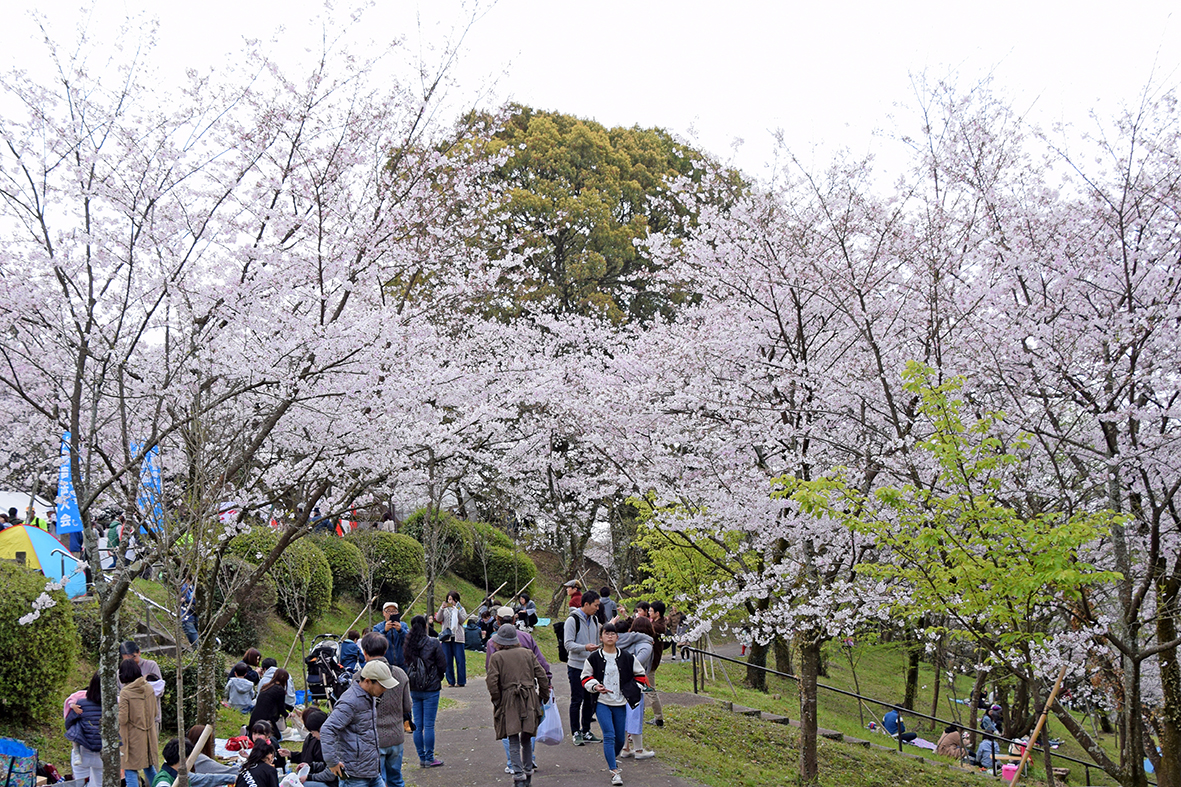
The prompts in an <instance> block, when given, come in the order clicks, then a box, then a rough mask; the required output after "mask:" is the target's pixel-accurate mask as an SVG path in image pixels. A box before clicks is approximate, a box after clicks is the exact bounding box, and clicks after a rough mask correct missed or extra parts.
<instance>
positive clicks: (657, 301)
mask: <svg viewBox="0 0 1181 787" xmlns="http://www.w3.org/2000/svg"><path fill="white" fill-rule="evenodd" d="M509 110H510V113H511V114H510V115H509V117H508V118H507V120H505V121H504V122H503V124H502V125H501V126H500V128H499V130H498V131H497V132H496V133H495V134H494V135H493V136H492V137H491V139H490V140H489V141H488V143H487V146H488V152H489V154H492V155H503V156H505V158H504V161H503V163H501V164H500V165H499V166H498V167H497V168H496V169H495V171H494V173H493V174H492V176H491V183H490V185H491V186H493V187H494V188H496V189H498V190H502V194H501V197H502V199H501V201H500V204H499V207H498V209H497V211H496V213H495V221H496V222H497V223H498V224H499V227H500V229H501V230H502V232H501V233H496V236H495V237H496V240H494V241H493V243H496V244H501V245H500V248H498V249H494V250H493V251H494V253H496V252H499V253H511V252H518V253H520V254H521V255H522V261H521V263H520V264H519V265H516V266H513V267H512V268H510V269H508V270H507V271H506V277H505V282H506V285H507V286H506V287H505V288H504V290H503V293H504V295H505V298H504V300H503V301H502V302H501V303H500V304H499V305H498V309H499V310H500V311H501V312H502V314H503V315H504V316H505V317H506V318H509V319H511V318H514V317H517V316H520V315H522V314H527V313H530V312H548V313H564V314H570V313H572V314H585V315H595V316H599V317H602V318H605V319H608V320H610V321H612V322H615V323H622V322H627V321H631V320H636V319H639V320H644V319H647V318H650V317H652V316H653V315H655V314H657V313H659V312H661V311H667V310H668V309H670V308H673V307H675V301H676V300H677V297H678V296H672V297H671V298H670V297H669V296H667V295H663V294H658V292H657V291H656V289H655V288H653V287H651V286H650V282H651V279H652V276H653V274H654V273H655V272H656V271H657V265H656V264H655V263H654V262H653V260H652V258H651V257H650V256H649V255H648V254H647V252H646V249H645V245H644V242H645V241H646V240H647V238H648V236H649V234H650V233H655V232H661V233H667V234H669V235H672V236H674V237H677V236H682V235H683V234H684V233H686V232H688V231H689V229H690V228H691V225H692V223H693V218H694V216H695V213H696V207H697V205H699V204H701V203H702V202H703V201H713V200H724V199H728V198H729V194H728V193H724V191H723V192H719V191H718V189H717V187H716V185H715V186H714V187H711V189H710V190H708V191H707V190H705V189H704V187H703V186H702V184H703V182H713V183H715V184H716V183H717V181H710V179H707V178H703V176H704V175H705V173H706V171H707V170H708V169H711V168H714V167H716V164H715V163H713V162H711V161H710V160H708V159H707V157H706V156H705V155H704V154H702V153H700V152H699V151H696V150H694V149H693V148H691V147H689V146H687V145H685V144H682V143H680V142H678V141H677V140H676V139H674V138H673V137H672V136H671V135H670V134H668V133H667V132H665V131H663V130H661V129H644V128H639V127H638V126H633V127H631V128H622V127H617V128H605V127H604V126H602V125H600V124H598V123H596V122H594V121H592V120H584V119H582V118H577V117H574V116H572V115H565V114H561V113H558V112H545V111H541V110H536V109H531V108H529V107H524V106H512V107H510V108H509ZM670 180H675V181H677V182H678V183H680V184H681V187H680V188H672V187H670ZM722 182H723V183H724V184H726V185H725V186H724V187H723V188H724V190H725V189H729V188H731V187H732V188H739V187H740V182H739V179H738V177H737V175H735V174H731V175H730V176H729V177H728V178H724V179H723V180H722ZM490 237H493V236H491V235H490ZM661 292H666V290H664V289H662V290H661ZM681 297H684V296H681Z"/></svg>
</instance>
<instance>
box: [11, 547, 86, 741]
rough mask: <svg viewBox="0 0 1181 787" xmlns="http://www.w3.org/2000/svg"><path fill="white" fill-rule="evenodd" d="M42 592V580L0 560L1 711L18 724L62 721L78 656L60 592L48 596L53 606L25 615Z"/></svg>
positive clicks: (71, 614)
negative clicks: (24, 620)
mask: <svg viewBox="0 0 1181 787" xmlns="http://www.w3.org/2000/svg"><path fill="white" fill-rule="evenodd" d="M44 592H45V577H44V576H42V575H41V574H40V573H39V572H36V571H33V570H32V569H28V568H25V567H24V566H19V565H16V564H15V563H9V562H7V561H0V713H2V714H3V715H4V717H5V718H6V719H10V720H15V721H18V722H28V721H44V722H51V721H53V722H56V723H58V724H60V723H61V710H62V708H61V698H62V692H63V691H64V689H65V687H66V680H67V679H69V677H70V675H71V674H72V673H73V671H74V660H75V659H76V658H77V657H78V630H77V628H76V627H75V625H74V610H73V609H72V608H71V607H72V604H71V602H70V600H69V599H68V598H67V597H66V594H65V593H64V592H63V591H60V590H55V591H53V592H52V593H49V597H50V598H51V599H52V600H53V601H54V604H53V606H51V607H48V608H46V609H42V610H41V611H40V612H41V614H40V615H39V616H38V617H37V619H36V620H34V621H32V622H31V623H27V624H25V625H22V624H21V623H20V622H19V619H20V618H21V617H23V616H25V615H28V614H30V613H31V612H32V611H33V609H34V606H33V605H34V602H36V601H37V600H38V599H39V598H40V597H41V594H42V593H44Z"/></svg>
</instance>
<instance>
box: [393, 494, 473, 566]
mask: <svg viewBox="0 0 1181 787" xmlns="http://www.w3.org/2000/svg"><path fill="white" fill-rule="evenodd" d="M431 516H432V513H431V510H430V509H429V508H420V509H418V510H417V511H415V512H414V513H413V514H411V515H410V516H408V517H406V522H405V524H404V525H402V532H403V533H405V534H406V535H408V536H410V537H411V538H413V539H414V540H415V541H417V542H418V543H420V544H422V546H423V548H424V549H425V548H426V547H427V543H426V539H425V537H424V536H425V531H426V530H427V524H428V517H431ZM467 525H468V523H467V522H466V521H464V520H462V519H457V518H456V517H455V516H454V515H453V514H452V513H451V512H450V511H445V510H442V509H440V510H439V512H438V522H437V523H436V524H435V527H437V528H439V530H438V531H436V532H438V533H439V534H440V535H439V548H440V549H442V550H444V551H445V552H447V553H449V554H451V555H454V557H455V559H454V561H453V562H452V563H451V566H450V570H451V571H454V572H455V573H457V574H460V573H462V571H463V568H464V567H465V566H466V565H467V564H468V562H469V561H470V560H471V559H472V534H471V530H470V528H468V527H467Z"/></svg>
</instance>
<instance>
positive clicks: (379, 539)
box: [345, 530, 426, 606]
mask: <svg viewBox="0 0 1181 787" xmlns="http://www.w3.org/2000/svg"><path fill="white" fill-rule="evenodd" d="M345 540H346V541H349V542H351V543H353V544H355V545H356V546H357V548H358V550H359V551H360V552H361V554H362V555H368V554H372V555H373V557H374V561H375V563H376V567H377V574H376V580H377V581H376V583H375V586H374V590H376V591H377V594H378V598H379V599H380V600H382V601H396V602H398V604H400V605H403V606H405V605H406V604H408V603H409V602H410V601H412V600H413V599H414V595H413V594H412V593H411V591H410V587H411V583H412V582H413V581H414V580H415V579H416V578H418V577H420V576H422V575H423V573H424V572H425V571H426V566H425V563H424V557H423V549H422V544H420V543H418V542H417V541H415V540H414V539H413V538H411V537H410V536H409V535H407V534H406V533H404V532H403V533H387V532H385V531H383V530H358V531H356V532H355V533H351V534H349V535H348V536H346V537H345Z"/></svg>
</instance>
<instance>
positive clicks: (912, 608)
mask: <svg viewBox="0 0 1181 787" xmlns="http://www.w3.org/2000/svg"><path fill="white" fill-rule="evenodd" d="M932 376H933V370H932V369H930V368H928V367H926V366H923V365H922V364H918V363H911V364H909V365H908V366H907V369H906V372H905V373H904V379H905V384H904V387H905V388H906V390H907V391H909V392H910V393H912V394H914V395H915V396H916V397H918V400H919V413H920V415H921V416H922V417H923V419H924V420H925V421H927V422H929V424H930V427H931V435H930V437H928V438H927V439H926V440H923V441H921V442H919V443H918V444H917V445H916V449H917V450H918V451H926V452H928V453H929V454H931V455H932V456H933V457H934V459H935V460H936V461H937V464H938V467H939V470H940V472H939V476H938V479H937V482H936V484H935V485H934V487H933V488H931V487H918V486H915V485H912V484H903V485H899V486H890V487H883V488H880V489H878V490H877V491H876V492H875V493H874V494H873V496H872V497H868V498H867V497H865V496H864V495H862V494H861V493H860V492H859V491H858V490H856V489H853V488H851V487H850V486H848V485H847V484H846V483H845V482H844V479H843V478H842V477H841V476H840V474H835V475H833V476H830V477H827V478H823V479H820V480H817V481H807V482H805V481H800V480H798V479H795V478H781V479H779V483H780V484H781V489H780V490H779V491H778V492H776V494H777V495H781V496H785V497H791V498H792V499H793V500H794V501H795V502H796V503H797V504H799V505H800V507H801V509H802V510H804V511H806V512H809V513H813V514H817V515H826V516H831V517H834V518H837V519H840V520H841V521H843V522H844V523H845V524H846V525H847V526H848V527H849V528H851V529H852V530H854V531H856V532H858V533H862V534H864V535H867V536H870V537H872V539H873V540H874V542H875V543H876V544H877V546H878V547H879V548H880V549H882V550H884V554H883V555H882V559H881V560H878V561H875V562H863V563H861V564H860V565H859V566H858V568H857V570H858V571H860V572H861V573H863V574H866V575H868V576H870V577H873V578H875V579H877V580H880V581H882V582H885V583H888V584H892V585H896V586H898V588H899V592H898V593H896V594H894V595H895V597H896V598H897V599H898V600H897V601H896V602H894V603H892V604H891V605H890V606H889V611H890V613H891V614H892V615H893V616H895V617H899V618H903V619H909V620H917V619H919V618H920V617H922V616H923V615H924V614H927V615H931V616H933V618H934V619H938V620H945V621H946V624H945V625H942V626H940V627H939V628H938V629H936V630H938V631H939V632H940V633H944V632H950V633H953V634H956V633H958V634H963V635H965V636H968V637H970V638H972V639H973V640H975V641H977V642H979V643H980V644H982V645H984V646H985V647H988V648H989V649H990V650H991V651H992V652H993V653H994V654H996V653H998V652H999V651H1001V650H1004V649H1008V648H1011V647H1018V648H1022V649H1024V651H1025V652H1028V648H1029V646H1030V645H1032V644H1034V643H1037V642H1039V641H1041V640H1043V639H1044V638H1045V636H1046V631H1045V626H1046V623H1047V619H1048V617H1049V613H1050V611H1051V610H1052V609H1054V608H1055V607H1057V606H1060V605H1063V604H1066V603H1069V602H1071V601H1074V600H1075V599H1078V598H1079V597H1080V594H1081V592H1082V590H1083V588H1085V587H1087V586H1089V585H1095V584H1099V583H1104V582H1110V581H1113V580H1115V579H1118V578H1119V575H1118V574H1116V573H1114V572H1108V571H1100V570H1098V569H1097V568H1095V567H1094V566H1092V565H1090V564H1088V563H1086V562H1084V561H1083V560H1081V559H1080V557H1079V550H1080V549H1081V548H1082V547H1083V546H1084V545H1086V544H1089V543H1093V542H1095V541H1096V540H1098V539H1099V538H1101V537H1103V536H1104V535H1106V534H1107V532H1108V531H1109V529H1110V527H1111V526H1112V524H1115V523H1118V522H1121V521H1122V520H1123V517H1121V516H1120V515H1116V514H1113V513H1112V512H1110V511H1099V512H1089V513H1081V514H1075V515H1073V516H1067V515H1066V514H1064V513H1061V512H1058V511H1043V512H1039V513H1023V512H1020V511H1018V510H1017V509H1015V508H1012V507H1010V506H1008V505H1006V504H1005V503H1003V502H1002V501H1001V500H999V499H998V497H997V493H998V491H999V490H1000V489H1002V487H1003V484H1004V482H1005V480H1006V478H1010V479H1011V478H1012V476H1011V475H1008V474H1011V473H1014V472H1016V471H1017V470H1019V464H1020V456H1019V455H1018V454H1016V453H1013V452H1012V451H1011V450H1010V449H1009V448H1006V446H1005V445H1004V443H1003V442H1002V440H1001V439H1000V437H999V436H998V430H997V426H998V424H999V423H1000V422H1001V419H1002V416H1001V415H1000V414H998V413H988V414H984V415H982V416H981V417H980V418H978V419H976V420H975V421H974V422H972V423H969V424H965V423H964V419H963V418H962V415H961V412H962V410H963V406H964V404H963V402H962V401H960V400H959V399H955V398H953V396H954V394H955V393H956V392H957V391H958V390H959V389H960V387H961V381H959V380H952V381H949V382H946V383H944V384H942V385H938V386H935V385H932V383H931V378H932ZM1025 447H1026V442H1025V440H1024V439H1023V438H1018V439H1017V440H1016V441H1014V442H1013V443H1012V445H1011V449H1012V450H1015V451H1021V450H1023V449H1024V448H1025Z"/></svg>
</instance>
